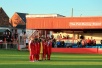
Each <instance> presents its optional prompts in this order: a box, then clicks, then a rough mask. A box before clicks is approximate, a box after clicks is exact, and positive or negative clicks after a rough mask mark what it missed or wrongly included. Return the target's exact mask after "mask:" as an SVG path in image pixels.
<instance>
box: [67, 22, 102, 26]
mask: <svg viewBox="0 0 102 68" xmlns="http://www.w3.org/2000/svg"><path fill="white" fill-rule="evenodd" d="M69 26H84V27H85V26H102V23H101V22H69Z"/></svg>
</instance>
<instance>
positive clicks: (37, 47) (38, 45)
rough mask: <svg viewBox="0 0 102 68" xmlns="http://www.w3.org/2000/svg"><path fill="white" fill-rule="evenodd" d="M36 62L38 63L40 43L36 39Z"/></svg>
mask: <svg viewBox="0 0 102 68" xmlns="http://www.w3.org/2000/svg"><path fill="white" fill-rule="evenodd" d="M36 51H37V52H36V53H37V54H36V61H39V54H40V42H39V40H38V39H36Z"/></svg>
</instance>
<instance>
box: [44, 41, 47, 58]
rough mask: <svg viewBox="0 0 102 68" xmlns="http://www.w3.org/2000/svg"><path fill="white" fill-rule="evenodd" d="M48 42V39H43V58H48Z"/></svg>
mask: <svg viewBox="0 0 102 68" xmlns="http://www.w3.org/2000/svg"><path fill="white" fill-rule="evenodd" d="M46 51H47V42H46V40H44V41H43V60H46V54H47V52H46Z"/></svg>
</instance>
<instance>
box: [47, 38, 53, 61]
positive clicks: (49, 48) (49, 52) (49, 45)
mask: <svg viewBox="0 0 102 68" xmlns="http://www.w3.org/2000/svg"><path fill="white" fill-rule="evenodd" d="M51 48H52V41H51V40H50V39H49V40H48V42H47V60H50V56H51Z"/></svg>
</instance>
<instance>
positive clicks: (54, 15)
mask: <svg viewBox="0 0 102 68" xmlns="http://www.w3.org/2000/svg"><path fill="white" fill-rule="evenodd" d="M26 17H30V18H36V17H65V16H63V15H60V14H29V15H26Z"/></svg>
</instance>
